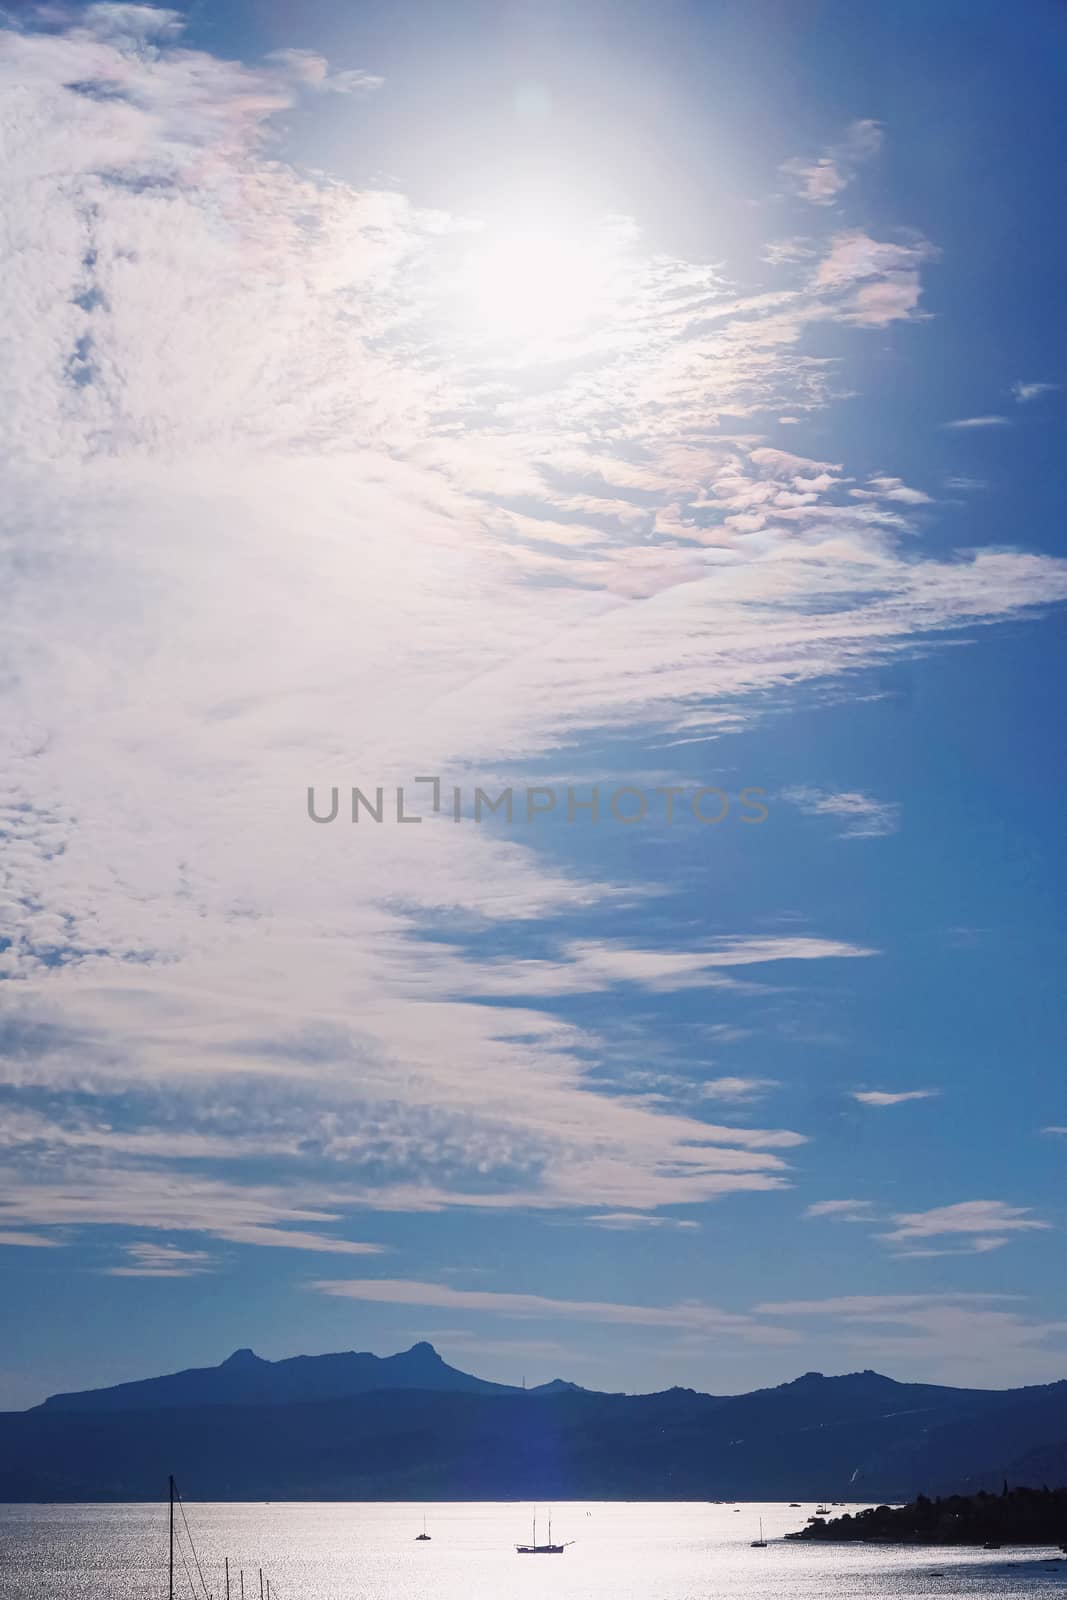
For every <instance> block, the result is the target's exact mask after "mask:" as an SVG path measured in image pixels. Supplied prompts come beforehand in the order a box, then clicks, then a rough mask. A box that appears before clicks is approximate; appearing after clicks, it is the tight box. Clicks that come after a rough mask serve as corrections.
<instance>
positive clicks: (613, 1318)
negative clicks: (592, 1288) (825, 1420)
mask: <svg viewBox="0 0 1067 1600" xmlns="http://www.w3.org/2000/svg"><path fill="white" fill-rule="evenodd" d="M310 1287H311V1288H312V1289H316V1290H318V1292H319V1293H320V1294H326V1295H332V1296H335V1297H337V1298H340V1299H345V1300H369V1301H374V1302H377V1303H379V1304H386V1305H405V1306H435V1307H443V1308H445V1309H447V1310H450V1311H470V1312H490V1313H493V1314H496V1315H500V1316H507V1317H518V1318H540V1317H549V1318H551V1319H552V1320H553V1321H558V1322H567V1321H577V1322H603V1323H608V1324H618V1325H627V1326H630V1327H645V1328H693V1329H698V1330H700V1331H702V1332H706V1333H711V1334H714V1333H722V1334H743V1335H744V1337H745V1338H746V1339H752V1340H755V1341H757V1342H758V1343H766V1344H781V1343H788V1342H790V1339H791V1336H790V1335H789V1334H787V1333H786V1332H785V1331H784V1330H782V1329H779V1328H775V1327H773V1326H765V1325H761V1324H760V1323H759V1322H758V1321H757V1320H756V1319H755V1318H753V1317H750V1316H746V1315H744V1314H741V1313H734V1312H729V1311H720V1310H719V1309H718V1308H717V1307H715V1306H709V1305H702V1304H699V1303H697V1302H687V1303H686V1304H684V1305H666V1306H648V1305H627V1304H617V1303H615V1302H613V1301H604V1300H561V1299H552V1298H550V1297H548V1296H545V1295H539V1294H502V1293H496V1292H494V1291H492V1290H488V1289H486V1290H481V1289H452V1288H449V1287H448V1286H447V1285H446V1284H439V1283H422V1282H417V1281H412V1280H408V1279H401V1278H353V1279H324V1280H322V1281H320V1282H317V1283H313V1284H311V1285H310Z"/></svg>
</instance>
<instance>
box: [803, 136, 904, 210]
mask: <svg viewBox="0 0 1067 1600" xmlns="http://www.w3.org/2000/svg"><path fill="white" fill-rule="evenodd" d="M881 148H882V126H881V123H878V122H873V121H871V120H870V119H869V118H865V119H864V120H862V121H859V122H853V123H852V124H851V126H850V127H849V128H848V129H847V130H846V132H845V136H844V138H843V139H842V140H841V141H840V142H839V143H838V144H836V145H831V146H830V147H829V149H827V150H826V151H824V153H823V154H822V155H820V156H816V157H813V158H810V159H808V158H805V157H802V156H796V157H793V158H792V159H791V160H789V161H785V162H783V163H782V166H781V169H780V170H781V171H782V172H783V173H784V175H785V176H786V177H787V178H788V179H789V181H790V184H791V186H792V188H793V191H794V193H796V194H797V195H799V197H800V198H801V199H802V200H807V201H808V203H809V204H810V205H815V206H830V205H833V204H834V203H835V202H836V200H837V197H838V195H839V194H841V192H842V190H844V189H846V188H847V187H848V185H849V184H850V183H851V181H852V179H853V178H854V177H855V175H856V169H857V167H858V166H859V165H860V164H861V163H862V162H864V161H868V160H870V158H871V157H872V156H875V155H877V154H878V151H879V150H880V149H881Z"/></svg>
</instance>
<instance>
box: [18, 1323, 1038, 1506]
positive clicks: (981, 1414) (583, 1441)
mask: <svg viewBox="0 0 1067 1600" xmlns="http://www.w3.org/2000/svg"><path fill="white" fill-rule="evenodd" d="M353 1384H355V1385H358V1386H359V1387H358V1388H357V1390H356V1392H344V1393H340V1392H338V1390H339V1388H341V1389H343V1388H344V1386H345V1385H349V1386H351V1385H353ZM390 1385H391V1386H390ZM1065 1440H1067V1381H1063V1380H1061V1381H1059V1382H1056V1383H1052V1384H1044V1385H1036V1386H1030V1387H1026V1388H1022V1389H1007V1390H984V1389H963V1388H953V1387H950V1386H947V1385H938V1384H921V1383H900V1382H898V1381H897V1380H896V1379H893V1378H889V1377H887V1376H885V1375H884V1374H882V1373H877V1372H873V1371H871V1370H870V1369H866V1370H864V1371H860V1372H853V1373H843V1374H839V1375H830V1376H826V1375H824V1374H822V1373H816V1372H808V1373H803V1374H801V1375H800V1377H798V1378H795V1379H792V1380H790V1381H788V1382H786V1383H783V1384H779V1385H777V1386H775V1387H772V1388H767V1389H760V1390H755V1391H753V1392H751V1393H748V1394H739V1395H714V1394H703V1393H700V1392H698V1391H695V1390H692V1389H686V1388H672V1389H667V1390H664V1391H661V1392H660V1393H654V1394H636V1395H629V1394H611V1393H605V1392H602V1391H599V1390H595V1389H587V1388H582V1387H579V1386H578V1385H575V1384H569V1383H567V1382H566V1381H565V1380H563V1379H554V1380H552V1382H550V1383H548V1384H543V1385H539V1386H538V1387H537V1388H535V1389H522V1388H519V1387H516V1386H514V1385H508V1384H494V1383H491V1382H490V1381H489V1380H486V1379H481V1378H477V1377H475V1376H474V1375H472V1374H470V1373H464V1372H461V1371H460V1370H459V1369H458V1368H455V1367H452V1366H450V1365H449V1364H448V1363H447V1362H446V1361H444V1360H443V1358H442V1357H441V1356H440V1355H439V1354H438V1352H437V1351H436V1350H434V1348H433V1346H432V1345H429V1344H427V1343H426V1342H425V1341H419V1342H418V1343H417V1344H415V1345H413V1346H412V1347H411V1349H410V1350H407V1351H400V1352H398V1353H397V1354H396V1355H393V1356H384V1357H382V1356H375V1355H372V1354H371V1353H370V1352H367V1351H362V1352H356V1351H348V1352H335V1353H334V1354H332V1355H326V1356H293V1357H287V1358H285V1359H283V1360H281V1361H277V1362H271V1361H265V1360H264V1359H263V1358H261V1357H259V1356H257V1355H256V1354H255V1352H254V1351H252V1350H249V1349H247V1348H245V1349H240V1350H236V1351H234V1352H233V1353H232V1355H230V1356H229V1357H227V1358H226V1360H225V1361H223V1362H221V1363H220V1364H219V1366H217V1367H207V1368H189V1369H186V1371H184V1372H180V1373H171V1374H166V1375H164V1376H163V1377H161V1378H156V1379H142V1380H138V1381H137V1382H134V1383H132V1384H125V1385H124V1384H119V1385H113V1386H111V1387H110V1388H107V1389H98V1390H85V1391H80V1392H72V1393H70V1394H59V1395H52V1396H49V1398H48V1399H47V1400H46V1401H45V1402H43V1404H41V1405H40V1406H37V1407H33V1408H31V1409H30V1410H28V1411H22V1412H8V1413H3V1414H0V1500H7V1501H22V1502H26V1501H35V1500H43V1501H49V1500H59V1501H64V1500H65V1501H92V1500H110V1501H122V1500H154V1499H157V1498H158V1497H159V1494H160V1493H161V1486H162V1485H164V1484H165V1483H166V1478H167V1475H168V1473H170V1472H174V1473H175V1474H176V1475H177V1476H178V1477H179V1478H180V1480H181V1482H182V1483H183V1485H184V1486H185V1488H186V1491H187V1493H190V1494H193V1493H195V1495H196V1497H197V1498H203V1499H213V1500H216V1499H217V1500H282V1499H291V1500H301V1499H315V1500H348V1499H356V1500H404V1499H412V1500H437V1499H453V1500H483V1499H484V1500H501V1499H508V1500H511V1499H515V1500H519V1499H534V1500H538V1501H544V1502H547V1501H549V1500H555V1501H557V1502H559V1501H562V1500H564V1499H578V1500H580V1499H589V1500H595V1499H633V1500H639V1499H668V1500H707V1499H747V1500H775V1499H781V1500H805V1501H806V1500H818V1499H836V1500H866V1501H874V1502H883V1501H894V1502H896V1501H904V1500H910V1499H912V1498H914V1496H915V1495H916V1494H917V1493H919V1492H926V1493H930V1492H943V1491H944V1492H952V1491H955V1490H958V1489H962V1490H968V1489H972V1488H976V1487H979V1486H982V1485H984V1484H986V1483H988V1482H991V1481H995V1482H998V1483H999V1479H1000V1477H1001V1476H1006V1477H1008V1478H1009V1479H1010V1481H1012V1482H1015V1483H1022V1482H1025V1478H1024V1477H1022V1476H1020V1475H1019V1473H1021V1472H1024V1471H1028V1470H1029V1469H1030V1468H1031V1467H1036V1466H1037V1465H1038V1464H1040V1465H1041V1466H1042V1467H1043V1468H1045V1470H1046V1471H1047V1472H1049V1473H1052V1472H1059V1471H1061V1470H1062V1471H1063V1472H1064V1474H1065V1476H1067V1446H1065V1444H1064V1441H1065ZM1049 1481H1051V1477H1050V1479H1049Z"/></svg>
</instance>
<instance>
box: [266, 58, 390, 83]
mask: <svg viewBox="0 0 1067 1600" xmlns="http://www.w3.org/2000/svg"><path fill="white" fill-rule="evenodd" d="M265 59H266V60H267V61H268V62H269V63H270V64H271V65H272V66H275V67H277V68H278V69H279V70H280V71H281V72H282V73H284V74H285V75H287V76H288V77H290V78H292V80H293V81H294V82H295V83H297V84H299V85H300V86H301V87H302V88H305V89H311V90H313V91H314V92H315V93H316V94H368V93H370V92H371V91H372V90H374V89H380V88H381V87H382V84H383V83H384V82H385V79H384V78H379V77H376V76H375V74H374V73H371V72H360V71H358V70H357V69H355V68H346V69H344V70H342V71H340V72H331V71H330V63H329V62H328V61H327V59H326V57H325V56H320V55H319V54H318V53H317V52H316V51H314V50H272V51H271V52H270V54H269V55H268V56H267V57H266V58H265Z"/></svg>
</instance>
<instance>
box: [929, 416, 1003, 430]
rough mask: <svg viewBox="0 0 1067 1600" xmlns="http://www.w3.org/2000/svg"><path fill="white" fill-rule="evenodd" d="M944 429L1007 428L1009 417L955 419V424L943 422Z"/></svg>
mask: <svg viewBox="0 0 1067 1600" xmlns="http://www.w3.org/2000/svg"><path fill="white" fill-rule="evenodd" d="M942 426H943V427H945V428H1009V427H1010V426H1011V418H1010V417H1000V416H992V415H991V416H983V417H957V419H956V420H955V422H945V423H943V424H942Z"/></svg>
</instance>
